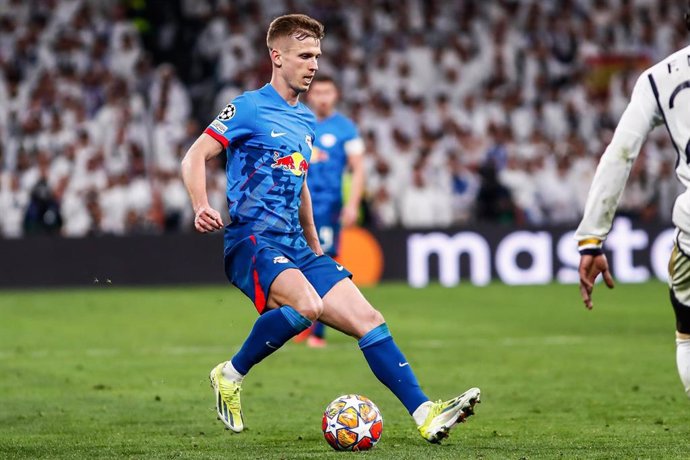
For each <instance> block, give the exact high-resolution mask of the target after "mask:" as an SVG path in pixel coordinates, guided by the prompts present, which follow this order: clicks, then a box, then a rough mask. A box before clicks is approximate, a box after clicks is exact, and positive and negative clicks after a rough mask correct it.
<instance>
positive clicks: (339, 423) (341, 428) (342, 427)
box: [321, 395, 383, 451]
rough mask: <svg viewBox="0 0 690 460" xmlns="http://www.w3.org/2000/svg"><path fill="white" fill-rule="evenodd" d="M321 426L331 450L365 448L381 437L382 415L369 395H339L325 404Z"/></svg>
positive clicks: (371, 445)
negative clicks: (367, 396) (326, 405)
mask: <svg viewBox="0 0 690 460" xmlns="http://www.w3.org/2000/svg"><path fill="white" fill-rule="evenodd" d="M321 430H322V431H323V437H324V438H326V442H328V444H329V445H330V446H331V447H332V448H334V449H335V450H353V451H357V450H369V449H371V448H372V447H374V446H375V445H376V443H377V442H379V440H380V439H381V433H382V432H383V417H381V412H379V408H378V407H376V404H374V403H373V402H372V401H371V400H370V399H369V398H366V397H364V396H360V395H342V396H339V397H337V398H335V400H334V401H333V402H332V403H330V404H329V405H328V407H326V411H325V412H324V413H323V420H322V421H321Z"/></svg>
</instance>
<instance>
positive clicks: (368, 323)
mask: <svg viewBox="0 0 690 460" xmlns="http://www.w3.org/2000/svg"><path fill="white" fill-rule="evenodd" d="M385 322H386V320H385V319H384V317H383V315H382V314H381V312H380V311H378V310H376V309H375V308H371V309H370V310H369V311H368V312H367V313H366V314H365V315H364V317H363V318H361V322H360V324H361V330H360V336H361V337H363V336H364V335H365V334H366V333H367V332H369V331H371V330H372V329H374V328H376V327H378V326H380V325H382V324H383V323H385Z"/></svg>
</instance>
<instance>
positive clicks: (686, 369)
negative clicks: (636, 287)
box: [668, 244, 690, 397]
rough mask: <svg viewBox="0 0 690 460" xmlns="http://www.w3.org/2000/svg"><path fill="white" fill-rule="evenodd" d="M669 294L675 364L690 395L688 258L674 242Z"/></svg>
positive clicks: (689, 272)
mask: <svg viewBox="0 0 690 460" xmlns="http://www.w3.org/2000/svg"><path fill="white" fill-rule="evenodd" d="M668 268H669V295H670V298H671V305H672V306H673V312H674V313H675V316H676V365H677V366H678V375H679V376H680V380H681V382H682V383H683V388H684V389H685V393H686V394H687V395H688V396H689V397H690V258H689V257H688V256H687V255H686V254H685V253H684V252H683V251H681V250H680V248H679V247H678V245H677V244H676V245H675V246H674V247H673V252H672V253H671V260H670V262H669V267H668Z"/></svg>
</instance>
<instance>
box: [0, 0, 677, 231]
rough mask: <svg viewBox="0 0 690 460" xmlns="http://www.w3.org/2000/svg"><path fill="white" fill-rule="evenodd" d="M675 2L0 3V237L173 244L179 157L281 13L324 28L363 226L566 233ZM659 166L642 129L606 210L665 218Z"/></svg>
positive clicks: (667, 173) (662, 157) (668, 151)
mask: <svg viewBox="0 0 690 460" xmlns="http://www.w3.org/2000/svg"><path fill="white" fill-rule="evenodd" d="M682 3H683V2H657V1H653V0H562V1H555V0H554V1H548V2H542V1H536V0H524V1H511V0H503V1H495V2H482V1H471V0H466V1H421V0H407V1H404V2H399V1H381V0H378V1H364V0H348V1H344V0H329V1H319V2H308V1H292V0H287V1H221V0H218V1H210V0H181V1H175V2H163V1H143V0H142V1H138V2H118V1H112V0H94V1H85V0H84V1H82V0H46V1H41V2H26V1H23V0H0V235H2V236H3V237H20V236H22V235H30V234H59V235H63V236H67V237H79V236H85V235H99V234H114V235H122V234H131V233H162V232H182V231H190V230H191V228H192V227H191V221H192V217H193V216H192V211H191V209H190V206H189V203H188V198H187V195H186V192H185V190H184V186H183V184H182V182H181V179H180V177H179V173H178V169H179V168H178V164H179V160H180V158H181V156H182V155H183V154H184V152H185V151H186V149H187V148H188V147H189V146H190V145H191V143H192V142H193V141H194V139H195V138H196V137H197V136H198V135H199V133H200V132H201V131H202V128H203V127H204V126H205V125H206V124H207V123H208V122H209V121H210V120H211V119H212V118H213V116H214V115H215V114H216V113H217V112H218V111H219V110H220V109H221V108H222V107H224V106H225V104H227V103H228V101H229V100H231V99H232V97H234V96H235V95H237V94H239V93H240V92H242V91H243V90H245V89H250V88H256V87H259V86H261V85H263V84H264V83H265V82H266V81H268V78H269V76H270V67H269V62H268V59H266V55H265V53H266V45H265V37H264V35H263V34H264V31H265V29H266V27H265V25H266V24H268V22H269V21H270V20H271V18H273V17H275V16H276V15H279V14H281V13H283V12H286V11H293V12H305V13H307V14H310V15H312V16H314V17H316V18H318V19H320V20H322V21H323V22H324V24H325V25H326V31H327V36H326V39H325V41H324V42H323V52H324V54H323V56H322V58H321V62H320V67H321V69H322V71H323V72H327V73H329V74H331V75H334V76H335V77H336V78H337V80H338V82H339V84H340V86H341V88H342V99H343V106H342V109H343V111H344V112H346V113H347V114H348V115H349V116H351V117H353V119H355V120H356V122H357V123H358V125H359V127H360V130H361V132H362V134H363V137H364V138H365V143H366V147H367V149H366V161H367V170H368V178H367V199H366V208H367V211H368V212H366V213H365V222H364V223H365V224H366V225H372V226H377V227H380V228H389V227H395V226H404V227H408V228H418V227H448V226H454V225H471V224H472V223H474V222H477V221H489V222H497V223H504V224H510V225H571V224H574V223H575V222H576V221H577V220H578V219H579V216H580V214H581V212H582V209H583V207H584V200H585V197H586V194H587V189H588V185H589V182H590V180H591V178H592V175H593V173H594V169H595V166H596V163H597V158H598V156H599V155H600V154H601V153H602V151H603V148H604V147H605V145H606V143H607V141H608V140H609V139H610V137H611V135H612V129H613V128H614V127H615V123H616V121H617V120H618V117H619V116H620V114H621V113H622V111H623V110H624V108H625V104H626V101H627V99H628V96H629V94H630V91H631V89H632V85H633V84H634V82H635V79H636V76H637V74H638V73H639V72H640V71H641V69H642V68H643V67H645V66H647V65H649V64H650V63H652V62H654V61H656V60H657V59H659V58H661V57H663V56H665V55H667V54H668V53H669V52H671V51H672V50H673V49H677V48H680V47H682V46H685V45H686V43H687V32H686V31H685V29H684V27H683V25H682V23H681V20H682V19H681V18H682V15H681V14H680V10H681V8H682ZM674 162H675V153H674V151H673V147H672V146H671V145H670V143H669V142H668V140H667V136H665V133H664V132H663V131H661V130H657V132H656V135H652V137H651V140H650V141H649V142H648V143H647V145H646V146H645V148H644V150H643V152H642V154H641V158H640V159H639V160H638V161H637V163H636V164H635V166H634V168H633V170H632V172H631V179H630V182H629V184H628V187H627V189H626V192H625V195H624V197H623V201H622V203H621V207H620V208H621V212H622V213H623V214H625V215H628V216H631V217H633V218H636V219H640V220H643V221H652V220H654V221H661V222H668V221H669V220H670V212H671V206H672V203H673V200H674V198H675V196H676V195H677V194H678V193H679V192H680V191H681V186H680V184H679V183H678V181H677V180H676V178H675V176H674V174H673V168H674ZM223 167H224V160H223V159H222V158H221V159H218V160H217V161H215V164H214V167H212V168H210V173H209V180H208V184H209V188H210V199H211V204H212V205H213V206H214V207H216V208H217V209H223V208H224V207H225V193H224V187H225V183H224V181H225V178H224V172H223Z"/></svg>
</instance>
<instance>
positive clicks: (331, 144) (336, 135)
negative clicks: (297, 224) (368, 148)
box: [309, 112, 359, 225]
mask: <svg viewBox="0 0 690 460" xmlns="http://www.w3.org/2000/svg"><path fill="white" fill-rule="evenodd" d="M355 139H359V133H358V132H357V127H356V126H355V124H354V123H353V122H352V121H351V120H350V119H349V118H347V117H345V116H344V115H342V114H340V113H338V112H336V113H334V114H333V115H331V116H330V117H328V118H325V119H323V120H321V121H319V122H318V123H317V124H316V138H315V140H314V152H313V155H312V160H311V165H310V169H309V191H310V192H311V200H312V206H313V208H314V216H316V217H317V220H326V221H328V222H330V224H331V225H336V224H337V223H338V220H339V219H340V211H341V209H342V206H343V191H342V187H343V173H344V172H345V168H346V167H347V152H346V151H345V145H346V144H347V143H348V142H350V141H352V140H355Z"/></svg>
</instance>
